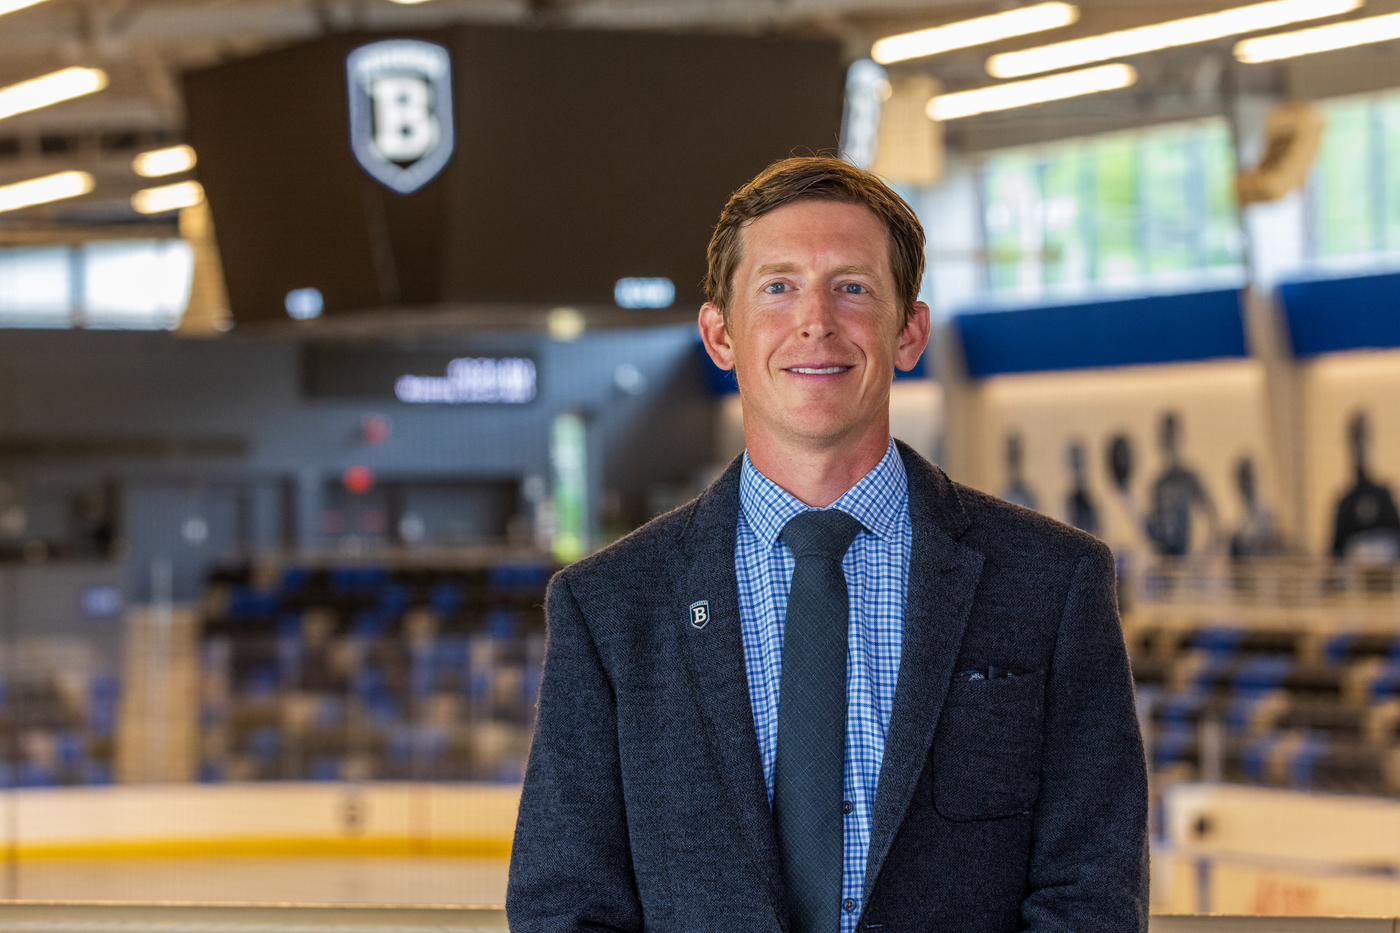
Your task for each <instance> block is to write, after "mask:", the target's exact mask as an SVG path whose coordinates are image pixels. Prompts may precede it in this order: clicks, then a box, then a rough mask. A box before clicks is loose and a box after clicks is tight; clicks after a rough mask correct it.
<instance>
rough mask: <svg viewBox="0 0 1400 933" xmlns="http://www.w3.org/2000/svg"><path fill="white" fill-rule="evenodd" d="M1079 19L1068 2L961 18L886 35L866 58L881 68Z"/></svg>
mask: <svg viewBox="0 0 1400 933" xmlns="http://www.w3.org/2000/svg"><path fill="white" fill-rule="evenodd" d="M1077 19H1079V8H1078V7H1076V6H1074V5H1073V4H1070V3H1037V4H1036V5H1035V6H1028V7H1022V8H1021V9H1019V10H1007V11H1005V12H1004V13H993V14H992V15H991V16H979V17H977V18H976V19H965V20H962V21H961V22H957V23H949V24H948V25H946V26H936V27H934V28H933V29H920V30H919V31H918V32H906V33H902V34H900V35H897V36H887V37H886V38H884V39H881V40H879V41H878V42H876V43H875V44H874V45H873V46H871V47H870V57H871V58H873V59H875V60H876V61H877V62H879V63H880V64H882V65H888V64H889V63H890V62H902V61H904V60H905V59H908V58H922V57H923V56H925V55H937V54H938V53H939V52H947V51H948V50H950V49H965V48H967V47H968V46H973V45H982V44H983V43H987V42H996V41H997V40H998V39H1009V38H1011V37H1012V36H1024V35H1026V34H1028V33H1032V32H1040V31H1042V30H1045V29H1056V28H1058V27H1060V26H1068V25H1069V24H1070V23H1072V22H1074V21H1075V20H1077Z"/></svg>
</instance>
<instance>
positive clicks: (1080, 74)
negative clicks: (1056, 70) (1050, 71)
mask: <svg viewBox="0 0 1400 933" xmlns="http://www.w3.org/2000/svg"><path fill="white" fill-rule="evenodd" d="M1136 81H1137V72H1136V71H1135V70H1133V67H1132V66H1131V65H1100V66H1098V67H1097V68H1085V69H1084V70H1083V71H1071V72H1068V73H1066V74H1062V75H1051V76H1050V77H1048V78H1032V79H1031V80H1029V81H1012V82H1010V83H1008V84H993V85H991V86H990V87H979V88H977V89H976V90H973V91H958V92H957V93H955V94H940V95H938V96H937V97H935V98H933V99H932V100H930V101H929V102H928V106H927V107H926V108H925V112H926V113H927V114H928V115H929V118H930V119H933V120H956V119H958V118H959V117H970V116H972V115H973V114H977V113H990V112H991V111H993V110H1011V109H1012V108H1014V107H1026V106H1029V105H1031V104H1043V103H1045V102H1046V101H1049V100H1064V99H1065V98H1067V97H1079V96H1081V95H1084V94H1097V93H1099V92H1100V91H1114V90H1117V89H1118V88H1123V87H1130V86H1131V85H1132V84H1133V83H1135V82H1136Z"/></svg>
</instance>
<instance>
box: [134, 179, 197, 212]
mask: <svg viewBox="0 0 1400 933" xmlns="http://www.w3.org/2000/svg"><path fill="white" fill-rule="evenodd" d="M203 200H204V189H203V188H202V187H200V184H199V182H197V181H180V182H176V183H175V184H173V185H161V186H160V187H159V188H146V189H144V190H142V191H138V192H136V193H135V194H133V195H132V196H131V206H132V207H134V208H136V209H137V210H138V211H140V212H141V213H143V214H163V213H165V212H166V211H174V210H179V209H180V208H182V207H194V206H195V205H196V204H198V203H199V202H200V201H203Z"/></svg>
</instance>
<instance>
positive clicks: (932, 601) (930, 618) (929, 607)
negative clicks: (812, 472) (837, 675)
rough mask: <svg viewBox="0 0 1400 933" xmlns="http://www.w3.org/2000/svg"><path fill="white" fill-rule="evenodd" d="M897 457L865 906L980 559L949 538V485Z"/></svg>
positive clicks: (924, 746) (959, 515)
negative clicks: (902, 583) (905, 545)
mask: <svg viewBox="0 0 1400 933" xmlns="http://www.w3.org/2000/svg"><path fill="white" fill-rule="evenodd" d="M900 453H901V454H902V455H903V457H904V462H905V470H906V472H907V473H908V476H909V517H910V519H911V524H912V525H913V532H914V537H913V551H912V554H911V557H910V566H909V586H908V593H907V601H906V604H905V609H904V648H903V651H902V652H901V655H900V661H899V680H898V683H897V684H896V687H895V695H894V709H893V710H892V711H891V714H890V731H889V735H888V736H887V738H886V740H885V758H884V761H883V762H882V763H881V766H880V781H879V786H878V788H877V790H876V793H875V809H874V812H873V814H872V819H871V832H870V854H869V857H868V859H867V861H866V870H865V897H866V899H867V900H868V899H869V897H870V892H871V890H872V889H873V888H874V885H875V880H876V879H877V878H878V877H879V874H880V868H881V866H882V865H883V864H884V860H885V855H886V854H887V853H888V852H889V849H890V845H891V844H892V843H893V842H894V836H895V833H896V831H897V830H898V829H899V826H900V824H901V823H903V822H904V814H905V811H906V810H907V809H908V807H909V800H910V798H911V797H912V796H913V794H914V788H915V786H916V785H917V784H918V781H919V775H920V774H921V773H922V772H923V768H924V763H925V762H926V761H927V760H928V755H929V750H930V748H931V747H932V745H933V733H934V730H935V729H936V728H937V726H938V716H939V713H940V711H941V710H942V707H943V700H944V698H945V697H946V696H947V693H948V684H949V683H950V682H951V680H952V677H953V664H954V662H955V661H956V660H957V655H958V647H959V645H960V644H961V643H962V636H963V629H964V628H965V626H966V624H967V616H968V611H969V610H970V609H971V607H972V597H973V594H974V593H975V592H976V590H977V581H978V580H979V579H980V577H981V574H982V561H983V555H982V554H981V553H980V552H978V551H975V550H973V549H972V548H969V547H967V546H966V545H962V544H959V543H958V542H957V540H956V538H957V537H959V536H961V535H962V533H963V532H964V531H966V529H967V525H968V520H967V517H966V515H965V513H964V512H963V511H962V506H961V504H960V503H959V502H958V500H957V492H956V490H955V489H954V488H953V485H952V483H951V481H950V480H949V479H948V478H947V477H946V476H944V475H943V473H942V472H941V471H938V470H936V469H935V468H934V467H932V466H931V465H930V464H929V463H928V462H927V461H925V460H924V459H923V458H922V457H919V456H918V455H917V454H915V453H914V452H913V451H911V450H909V449H908V448H907V447H905V446H904V445H903V444H900Z"/></svg>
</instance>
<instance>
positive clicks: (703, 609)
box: [690, 599, 710, 628]
mask: <svg viewBox="0 0 1400 933" xmlns="http://www.w3.org/2000/svg"><path fill="white" fill-rule="evenodd" d="M709 621H710V602H709V600H707V599H702V600H700V601H699V602H696V603H691V604H690V624H691V625H693V626H694V627H695V628H704V627H705V623H707V622H709Z"/></svg>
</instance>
